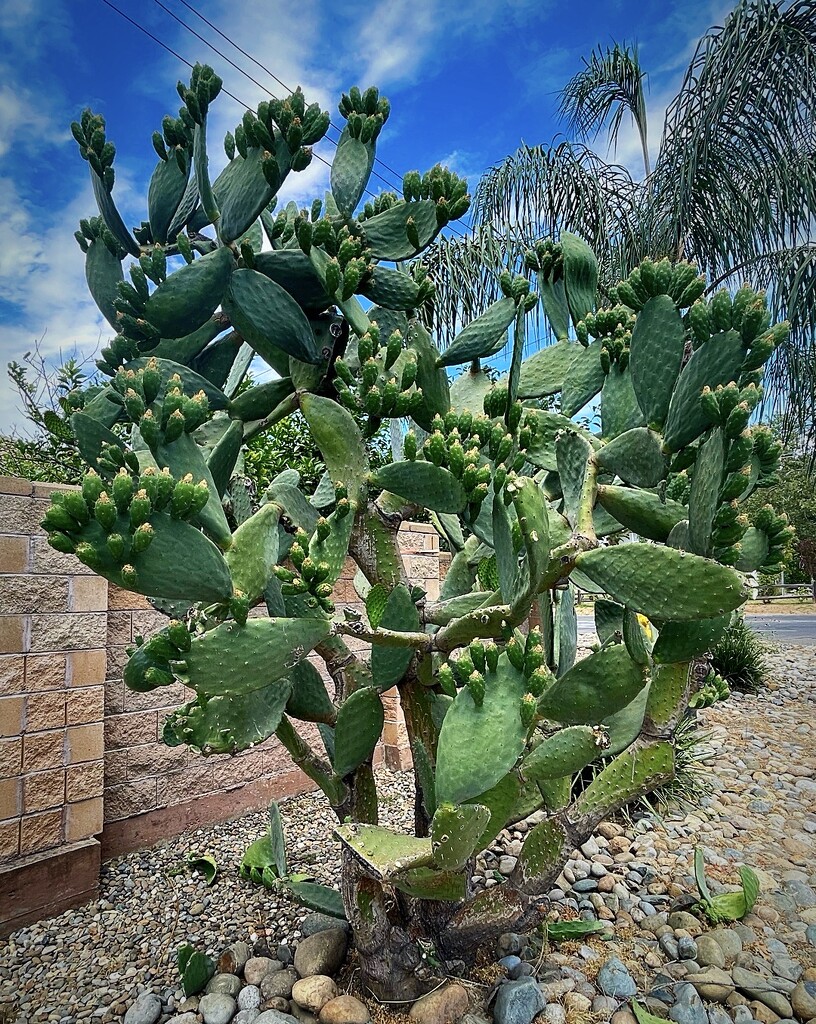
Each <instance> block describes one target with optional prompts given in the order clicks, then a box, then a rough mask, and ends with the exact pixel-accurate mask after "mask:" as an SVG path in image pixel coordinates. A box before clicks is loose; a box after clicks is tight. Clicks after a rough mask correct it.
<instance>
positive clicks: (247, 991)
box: [237, 985, 261, 1010]
mask: <svg viewBox="0 0 816 1024" xmlns="http://www.w3.org/2000/svg"><path fill="white" fill-rule="evenodd" d="M237 1002H238V1009H239V1010H257V1009H258V1008H259V1007H260V1005H261V990H260V989H259V988H258V986H257V985H245V986H244V987H243V988H242V989H241V991H240V992H239V993H238V997H237Z"/></svg>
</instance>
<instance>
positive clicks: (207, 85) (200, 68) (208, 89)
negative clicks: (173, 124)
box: [160, 63, 224, 155]
mask: <svg viewBox="0 0 816 1024" xmlns="http://www.w3.org/2000/svg"><path fill="white" fill-rule="evenodd" d="M223 84H224V83H223V82H222V81H221V79H220V78H219V77H218V75H217V74H216V73H215V72H214V71H213V69H212V68H211V67H210V66H209V65H208V64H198V63H196V64H195V65H194V67H193V70H192V72H191V74H190V85H189V86H186V85H185V84H184V82H179V83H178V84H177V85H176V90H177V92H178V94H179V97H180V98H181V102H182V103H183V104H184V106H185V107H186V109H187V111H188V113H189V114H190V117H192V119H193V121H195V123H196V124H201V123H202V121H203V120H204V118H205V117H206V116H207V110H208V108H209V106H210V104H211V103H212V101H213V100H214V99H215V98H216V96H217V95H218V94H219V93H220V92H221V87H222V85H223ZM160 155H161V154H160Z"/></svg>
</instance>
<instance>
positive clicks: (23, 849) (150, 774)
mask: <svg viewBox="0 0 816 1024" xmlns="http://www.w3.org/2000/svg"><path fill="white" fill-rule="evenodd" d="M54 489H55V488H54V487H51V486H49V485H47V484H31V483H28V482H26V481H22V480H16V479H10V478H7V477H0V864H9V863H13V862H14V861H15V859H16V858H20V857H30V856H31V855H37V854H43V853H44V852H47V851H54V850H56V849H57V848H61V847H63V846H67V845H68V844H75V843H77V842H81V841H83V840H85V839H88V838H89V837H92V836H95V835H98V834H99V833H100V832H101V831H102V829H103V827H104V826H105V825H106V824H109V823H122V822H123V821H124V820H125V819H129V818H132V817H135V816H137V815H142V816H143V815H146V814H147V815H149V814H150V812H158V811H160V810H161V809H164V808H168V807H173V806H175V805H179V804H182V803H189V802H190V801H194V800H196V799H199V798H207V797H217V796H219V795H222V794H224V793H225V792H231V791H234V790H236V789H238V788H239V787H248V789H249V788H250V787H253V786H254V787H255V788H256V790H257V784H258V783H262V782H264V780H274V779H276V778H280V779H283V778H284V777H285V778H287V779H288V778H291V777H292V764H291V762H290V760H289V756H288V754H287V753H286V751H285V750H284V749H283V747H282V746H281V745H280V743H279V742H278V741H277V740H276V739H275V738H272V739H270V740H268V741H267V742H266V743H263V744H261V745H260V746H258V747H256V748H255V749H253V750H251V751H246V752H244V753H243V754H240V755H238V756H237V757H227V756H218V757H211V758H207V759H204V758H202V757H201V756H199V755H198V754H195V753H193V752H191V751H189V750H187V749H186V748H179V747H176V748H172V747H167V746H165V744H164V743H162V741H161V731H162V727H163V724H164V719H165V717H166V715H167V713H168V712H169V711H171V710H172V709H174V708H175V707H177V706H178V705H179V704H181V703H183V702H184V701H185V700H188V699H189V697H190V691H189V690H186V689H185V688H184V687H183V686H181V685H176V686H171V687H167V688H160V689H157V690H154V691H152V692H151V693H134V692H132V691H130V690H128V689H127V688H126V687H125V685H124V683H123V681H122V671H123V667H124V665H125V663H126V661H127V648H128V647H129V646H130V645H132V644H133V643H134V641H135V638H136V636H137V635H142V636H145V637H147V636H149V635H151V633H152V632H153V631H155V630H156V629H157V628H159V627H160V626H161V625H163V624H164V623H165V622H166V619H165V618H164V616H162V615H160V614H159V613H158V612H156V611H155V610H154V609H153V608H152V607H151V606H150V604H149V603H148V602H147V601H146V600H145V599H144V598H141V597H139V596H138V595H134V594H130V593H128V592H126V591H123V590H120V589H119V588H117V587H115V586H113V585H111V586H108V584H107V583H106V582H105V581H104V580H102V579H100V578H98V577H96V576H94V575H93V574H91V573H90V572H89V570H87V569H86V568H85V567H84V566H83V565H81V564H80V563H79V562H78V561H77V560H76V559H75V558H73V557H71V556H67V555H62V554H60V553H58V552H56V551H53V550H52V549H51V548H50V547H49V546H48V544H47V542H46V538H45V534H44V532H43V531H42V530H41V529H40V527H39V525H38V524H39V521H40V519H41V517H42V515H43V513H44V512H45V510H46V509H47V508H48V506H49V504H50V498H49V496H50V494H51V492H52V491H53V490H54ZM399 544H400V549H401V552H402V554H403V557H404V559H405V560H406V563H407V566H408V568H409V571H410V574H411V576H412V578H413V579H415V580H416V582H418V583H419V585H421V586H422V587H423V588H424V589H425V590H426V591H427V593H428V597H429V598H430V599H432V600H433V599H435V598H436V597H438V594H439V581H440V567H442V575H444V569H445V568H446V567H447V562H446V559H445V556H444V555H442V556H440V552H439V548H438V537H437V535H436V532H435V530H434V529H433V527H431V526H430V525H427V524H407V525H406V526H405V527H404V528H403V530H402V531H401V532H400V536H399ZM355 571H356V567H355V566H354V564H353V562H351V560H348V561H347V563H346V565H345V567H344V570H343V573H342V575H341V578H340V580H339V581H338V583H337V586H336V590H335V595H334V596H335V600H336V602H337V603H338V605H340V606H341V607H343V606H350V607H354V608H355V609H356V610H359V611H362V610H363V607H364V606H363V602H362V601H361V600H360V597H359V595H358V594H357V592H356V590H355V587H354V583H353V580H354V574H355ZM352 646H353V644H352ZM384 704H385V719H386V724H385V733H384V756H385V758H386V760H387V761H388V763H389V764H391V765H392V766H394V767H406V766H407V765H408V764H409V763H410V749H409V745H408V739H407V735H406V732H405V723H404V721H403V719H402V713H401V710H400V707H399V701H398V699H397V696H396V692H395V691H391V692H389V693H387V694H385V695H384ZM300 728H302V729H303V731H304V732H305V734H306V736H307V738H308V739H309V740H310V741H311V742H313V743H315V744H316V745H317V746H320V739H319V736H318V734H317V730H316V729H315V728H314V727H313V726H305V727H304V726H303V725H302V723H301V725H300ZM382 756H383V754H382V753H380V754H378V757H382ZM287 784H288V783H287ZM297 785H299V786H300V787H301V788H302V783H298V784H297Z"/></svg>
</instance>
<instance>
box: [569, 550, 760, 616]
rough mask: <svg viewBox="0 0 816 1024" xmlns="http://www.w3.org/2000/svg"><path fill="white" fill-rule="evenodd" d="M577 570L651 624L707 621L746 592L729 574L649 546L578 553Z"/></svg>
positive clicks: (701, 560) (718, 567)
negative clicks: (652, 622) (651, 620)
mask: <svg viewBox="0 0 816 1024" xmlns="http://www.w3.org/2000/svg"><path fill="white" fill-rule="evenodd" d="M575 564H576V566H577V567H578V568H579V569H580V570H581V571H582V572H585V573H586V574H587V576H589V578H590V579H591V580H594V581H595V582H596V583H597V584H598V585H599V586H602V587H603V588H604V589H605V590H606V592H607V593H608V594H610V595H611V596H612V597H613V598H615V600H617V601H619V602H620V603H621V604H624V605H626V606H627V607H629V608H631V609H632V610H633V611H636V612H641V613H642V614H643V615H645V616H646V617H647V618H649V619H653V620H657V619H674V620H676V621H684V620H686V619H710V618H712V617H713V616H715V615H724V614H725V613H726V612H727V611H731V610H732V609H734V608H737V607H739V605H741V604H742V603H743V601H744V600H745V598H746V596H747V592H746V591H745V589H744V586H743V582H742V580H741V578H740V577H739V575H738V574H737V573H736V572H734V570H733V569H729V568H728V567H727V566H725V565H719V564H718V563H717V562H712V561H709V560H708V559H707V558H701V557H700V556H699V555H691V554H688V553H687V552H684V551H677V550H676V549H674V548H661V547H655V546H654V545H651V544H621V545H619V546H618V547H613V548H602V549H597V550H595V551H585V552H582V553H581V554H580V555H578V557H577V558H576V560H575Z"/></svg>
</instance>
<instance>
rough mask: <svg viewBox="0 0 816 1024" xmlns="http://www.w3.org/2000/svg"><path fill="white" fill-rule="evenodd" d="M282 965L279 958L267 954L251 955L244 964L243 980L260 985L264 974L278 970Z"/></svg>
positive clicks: (249, 983) (248, 983)
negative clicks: (275, 958) (274, 958)
mask: <svg viewBox="0 0 816 1024" xmlns="http://www.w3.org/2000/svg"><path fill="white" fill-rule="evenodd" d="M276 965H277V966H276ZM282 966H283V965H282V964H281V962H280V960H273V959H272V958H271V957H268V956H251V957H250V958H249V960H247V961H246V963H245V964H244V980H245V981H246V983H247V985H260V984H261V981H262V980H263V978H264V975H266V974H269V972H270V971H275V970H277V971H279V970H280V969H281V967H282Z"/></svg>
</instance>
